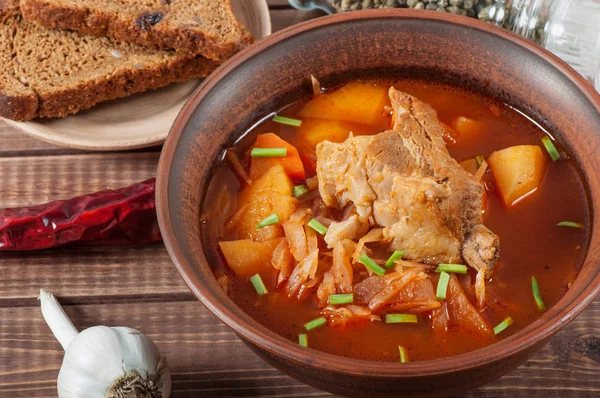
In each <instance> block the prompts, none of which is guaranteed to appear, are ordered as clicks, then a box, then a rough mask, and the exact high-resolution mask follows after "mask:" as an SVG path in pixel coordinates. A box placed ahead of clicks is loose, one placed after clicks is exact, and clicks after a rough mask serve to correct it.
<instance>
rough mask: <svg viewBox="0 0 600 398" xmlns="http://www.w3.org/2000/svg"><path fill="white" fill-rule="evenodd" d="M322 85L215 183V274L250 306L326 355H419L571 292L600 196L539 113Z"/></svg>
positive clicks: (462, 342) (429, 92)
mask: <svg viewBox="0 0 600 398" xmlns="http://www.w3.org/2000/svg"><path fill="white" fill-rule="evenodd" d="M312 85H313V96H312V98H310V99H307V100H305V101H301V102H298V103H294V104H290V105H289V106H287V107H286V108H284V109H282V110H280V111H279V112H278V113H277V114H276V115H275V116H270V117H269V118H267V119H266V120H264V121H263V122H262V123H260V124H258V125H257V126H255V127H253V128H252V129H251V130H249V131H248V132H247V133H246V134H245V135H244V136H243V137H242V138H241V139H240V140H239V141H238V142H237V143H236V144H235V145H233V146H232V147H231V148H228V149H227V150H226V151H225V153H224V156H223V162H222V164H221V165H220V166H219V167H218V168H217V170H216V171H215V174H214V176H213V178H212V180H211V183H210V184H209V189H208V193H207V196H206V199H205V202H204V209H203V211H202V220H201V222H202V228H203V232H204V235H205V236H206V237H208V238H207V239H208V245H209V246H210V247H209V248H208V249H209V251H210V252H212V263H213V264H212V266H213V271H214V274H215V277H216V278H217V280H218V282H219V284H220V285H221V286H222V288H223V289H224V290H225V291H226V292H227V294H228V295H229V297H230V298H231V299H232V300H233V301H234V302H235V303H236V304H237V305H238V306H239V307H240V308H241V309H243V310H244V311H245V312H246V313H247V314H248V315H250V316H251V317H252V318H253V319H255V320H256V321H257V322H259V323H260V324H262V325H264V326H266V327H267V328H269V329H270V330H272V331H274V332H276V333H278V334H279V335H281V336H283V337H285V338H287V339H289V340H291V341H294V342H296V343H297V344H300V345H302V346H305V347H307V348H309V349H315V350H319V351H323V352H327V353H331V354H335V355H339V356H345V357H350V358H358V359H364V360H373V361H394V362H398V361H399V362H409V361H423V360H431V359H436V358H442V357H448V356H452V355H457V354H461V353H465V352H469V351H473V350H476V349H479V348H482V347H485V346H487V345H490V344H493V343H495V342H497V341H499V340H501V339H504V338H506V337H508V336H511V335H512V334H514V333H516V332H518V331H519V330H521V329H523V328H524V327H526V326H527V325H529V324H530V323H532V322H533V321H534V320H536V319H537V318H538V317H540V316H541V315H542V314H543V313H544V311H546V310H547V309H548V308H549V307H551V306H552V305H554V304H555V303H556V302H557V301H558V300H559V299H560V298H561V297H562V296H563V295H564V294H565V292H566V291H567V290H568V289H569V287H570V285H571V283H572V282H573V281H574V279H575V277H576V276H577V273H578V271H579V267H580V265H581V263H582V261H583V259H584V256H585V254H586V250H587V242H588V231H589V205H588V201H587V198H586V194H585V189H584V186H583V183H582V180H581V178H580V176H579V174H578V171H577V169H576V167H575V165H574V164H573V162H571V161H570V159H569V155H568V153H567V152H566V151H565V150H564V149H563V148H561V147H560V146H559V145H558V144H557V143H556V142H555V141H554V139H553V138H552V137H551V135H550V134H549V133H548V132H546V131H544V130H543V129H542V127H541V126H540V125H538V124H537V123H536V122H535V121H534V120H532V119H530V118H528V117H527V116H526V115H525V114H524V113H522V112H520V111H519V110H518V109H514V108H512V107H510V106H508V105H506V104H503V103H499V102H496V101H495V100H493V99H490V98H487V97H483V96H481V95H479V94H476V93H472V92H470V91H467V90H462V89H458V88H456V87H453V86H447V85H443V84H432V83H425V82H422V81H414V80H397V81H392V82H388V81H358V80H357V81H351V82H348V83H346V84H344V85H341V86H337V87H333V88H328V89H323V88H321V86H320V83H319V82H318V80H317V79H315V78H312Z"/></svg>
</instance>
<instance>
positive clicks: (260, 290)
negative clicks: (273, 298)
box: [250, 274, 269, 296]
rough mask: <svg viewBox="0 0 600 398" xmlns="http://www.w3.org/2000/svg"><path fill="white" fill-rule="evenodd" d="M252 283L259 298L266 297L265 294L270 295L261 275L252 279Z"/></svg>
mask: <svg viewBox="0 0 600 398" xmlns="http://www.w3.org/2000/svg"><path fill="white" fill-rule="evenodd" d="M250 282H252V286H254V289H255V290H256V293H257V294H258V295H259V296H264V295H265V294H267V293H269V292H268V291H267V287H266V286H265V284H264V283H263V280H262V278H261V277H260V275H259V274H256V275H254V276H253V277H251V278H250Z"/></svg>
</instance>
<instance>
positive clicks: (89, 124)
mask: <svg viewBox="0 0 600 398" xmlns="http://www.w3.org/2000/svg"><path fill="white" fill-rule="evenodd" d="M232 4H233V8H234V11H235V14H236V16H237V17H238V19H239V20H240V21H242V22H243V23H244V24H245V25H246V26H247V27H248V29H249V30H250V33H252V35H253V36H254V38H255V39H256V40H258V39H261V38H263V37H265V36H268V35H269V34H271V18H270V15H269V8H268V6H267V2H266V0H232ZM201 81H202V80H201V79H195V80H192V81H189V82H185V83H179V84H172V85H170V86H167V87H164V88H162V89H159V90H155V91H148V92H145V93H140V94H135V95H133V96H131V97H127V98H123V99H119V100H115V101H108V102H105V103H101V104H99V105H97V106H95V107H93V108H91V109H89V110H86V111H82V112H79V113H78V114H76V115H71V116H68V117H66V118H59V119H36V120H33V121H28V122H15V121H12V120H8V119H4V121H5V122H6V123H7V124H9V125H11V126H13V127H15V128H17V129H19V130H21V131H22V132H24V133H25V134H28V135H30V136H32V137H35V138H38V139H40V140H42V141H46V142H49V143H52V144H56V145H60V146H65V147H70V148H77V149H84V150H93V151H115V150H127V149H136V148H144V147H149V146H154V145H160V144H161V143H162V142H163V141H164V140H165V138H166V137H167V134H168V133H169V129H170V128H171V125H172V124H173V121H174V120H175V118H176V117H177V114H178V113H179V111H180V110H181V108H182V107H183V105H184V104H185V103H186V101H187V100H188V98H189V97H190V96H191V94H192V93H193V92H194V90H195V89H196V88H197V87H198V85H199V84H200V83H201Z"/></svg>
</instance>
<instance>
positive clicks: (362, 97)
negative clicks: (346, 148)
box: [299, 82, 390, 125]
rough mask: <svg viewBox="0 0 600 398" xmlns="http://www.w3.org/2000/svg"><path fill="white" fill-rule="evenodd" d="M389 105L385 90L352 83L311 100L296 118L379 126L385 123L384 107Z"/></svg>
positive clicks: (379, 87)
mask: <svg viewBox="0 0 600 398" xmlns="http://www.w3.org/2000/svg"><path fill="white" fill-rule="evenodd" d="M389 104H390V99H389V97H388V89H387V88H386V87H385V86H375V85H373V83H360V82H352V83H348V84H346V85H345V86H343V87H341V88H340V89H338V90H336V91H334V92H332V93H330V94H328V93H326V94H322V95H318V96H316V97H314V98H313V99H312V100H310V101H309V102H308V103H307V104H306V105H304V108H302V110H301V111H300V113H299V115H300V116H301V117H302V118H306V117H310V118H315V119H327V120H340V121H344V122H351V123H360V124H368V125H380V124H382V123H385V119H386V116H385V115H384V113H385V111H384V107H385V106H386V105H388V106H389Z"/></svg>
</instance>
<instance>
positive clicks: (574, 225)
mask: <svg viewBox="0 0 600 398" xmlns="http://www.w3.org/2000/svg"><path fill="white" fill-rule="evenodd" d="M556 226H557V227H571V228H580V229H583V228H585V227H584V226H583V224H581V223H578V222H573V221H561V222H559V223H558V224H556Z"/></svg>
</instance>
